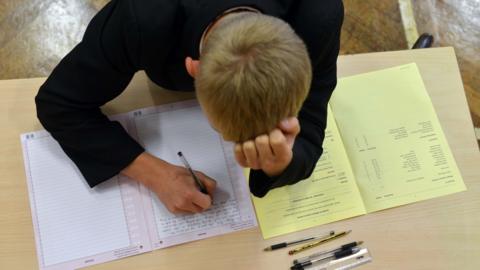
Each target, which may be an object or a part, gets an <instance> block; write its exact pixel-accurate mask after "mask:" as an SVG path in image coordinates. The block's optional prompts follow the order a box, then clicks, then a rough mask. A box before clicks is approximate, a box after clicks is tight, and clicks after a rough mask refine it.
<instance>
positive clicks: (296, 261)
mask: <svg viewBox="0 0 480 270" xmlns="http://www.w3.org/2000/svg"><path fill="white" fill-rule="evenodd" d="M361 244H363V241H358V242H351V243H348V244H345V245H342V246H341V247H339V248H335V249H330V250H327V251H320V252H317V253H313V254H311V255H309V256H307V257H303V258H300V259H296V260H293V264H301V263H304V262H307V261H310V260H312V259H315V258H317V257H320V256H324V255H331V254H332V253H335V252H337V251H340V250H347V249H351V248H353V247H356V246H360V245H361Z"/></svg>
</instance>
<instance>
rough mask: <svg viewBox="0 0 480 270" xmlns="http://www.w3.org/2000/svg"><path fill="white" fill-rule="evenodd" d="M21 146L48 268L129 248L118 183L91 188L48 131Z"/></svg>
mask: <svg viewBox="0 0 480 270" xmlns="http://www.w3.org/2000/svg"><path fill="white" fill-rule="evenodd" d="M22 142H23V146H24V152H25V158H26V165H27V177H28V181H30V183H29V184H30V188H31V194H32V197H31V198H32V199H33V202H32V208H34V209H32V210H33V211H35V213H36V214H35V215H34V217H36V219H34V220H33V222H34V223H36V226H37V228H38V232H37V233H38V234H39V239H38V240H39V241H38V242H39V243H40V249H41V250H40V251H39V255H40V254H41V261H42V262H43V265H44V266H50V265H55V264H59V263H63V262H68V261H72V260H75V259H79V258H84V257H88V256H92V255H95V254H100V253H103V252H108V251H112V250H115V249H120V248H124V247H128V246H129V245H130V239H129V234H128V228H127V223H126V220H125V216H124V209H123V205H122V198H121V194H120V188H119V186H118V180H117V179H111V180H109V181H106V182H104V183H103V184H101V185H99V186H97V187H96V188H94V189H90V188H89V187H88V186H87V184H86V182H85V180H84V179H83V177H82V176H81V174H80V172H79V171H78V169H77V168H76V167H75V165H74V164H73V162H72V161H71V160H70V159H69V158H68V157H67V156H66V155H65V153H64V152H63V151H62V149H61V148H60V146H59V145H58V143H57V142H56V141H55V140H54V139H53V138H52V137H51V136H50V135H48V133H46V132H35V133H31V134H27V135H24V137H23V139H22Z"/></svg>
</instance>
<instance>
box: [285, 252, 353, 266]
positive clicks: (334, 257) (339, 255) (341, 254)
mask: <svg viewBox="0 0 480 270" xmlns="http://www.w3.org/2000/svg"><path fill="white" fill-rule="evenodd" d="M359 251H360V248H359V247H352V248H350V249H346V250H340V251H337V252H335V253H333V254H332V255H330V256H328V257H324V258H320V259H316V260H311V261H306V262H303V263H300V264H295V265H294V266H292V267H290V269H291V270H304V269H305V267H309V266H312V265H315V264H318V263H320V262H324V261H332V260H337V259H340V258H343V257H347V256H350V255H352V254H355V253H357V252H359Z"/></svg>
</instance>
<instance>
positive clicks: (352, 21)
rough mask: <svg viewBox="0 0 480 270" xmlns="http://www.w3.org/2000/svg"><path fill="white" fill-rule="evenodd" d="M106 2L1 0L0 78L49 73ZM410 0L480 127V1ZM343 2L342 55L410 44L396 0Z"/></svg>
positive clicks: (420, 28)
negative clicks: (444, 51)
mask: <svg viewBox="0 0 480 270" xmlns="http://www.w3.org/2000/svg"><path fill="white" fill-rule="evenodd" d="M409 1H410V0H409ZM107 2H108V1H107V0H1V1H0V59H1V60H0V79H15V78H31V77H41V76H48V74H49V73H50V72H51V70H52V69H53V68H54V67H55V65H56V64H57V63H58V62H59V61H60V59H61V58H62V57H63V56H64V55H65V54H66V53H67V52H68V51H70V50H71V49H72V48H73V46H75V44H76V43H78V42H79V40H80V39H81V37H82V35H83V32H84V31H85V27H86V26H87V24H88V22H89V21H90V19H91V18H92V16H93V15H94V14H95V13H96V12H97V11H98V10H99V9H100V8H101V7H102V6H103V5H105V4H106V3H107ZM411 3H412V6H413V11H414V12H413V13H414V20H415V21H416V25H417V28H418V32H419V33H422V32H429V33H432V34H433V35H434V36H435V39H436V43H435V46H454V47H455V48H456V53H457V56H458V59H459V63H460V69H461V72H462V77H463V81H464V85H465V91H466V95H467V98H468V102H469V105H470V110H471V112H472V118H473V120H474V123H475V125H476V126H477V127H478V128H480V79H479V76H478V75H477V74H478V73H479V72H480V1H476V0H411ZM344 5H345V15H346V16H345V22H344V27H343V33H342V47H341V54H354V53H364V52H376V51H389V50H403V49H407V48H408V45H407V41H406V37H405V31H404V28H403V24H402V16H401V13H400V9H399V5H398V0H382V1H376V0H362V1H358V0H344ZM0 91H1V89H0Z"/></svg>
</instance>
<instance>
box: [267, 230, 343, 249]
mask: <svg viewBox="0 0 480 270" xmlns="http://www.w3.org/2000/svg"><path fill="white" fill-rule="evenodd" d="M334 234H335V231H330V233H329V234H327V235H324V236H314V237H309V238H305V239H301V240H297V241H293V242H283V243H280V244H275V245H272V246H269V247H266V248H264V249H263V250H264V251H270V250H275V249H280V248H284V247H288V246H292V245H297V244H300V243H303V242H307V241H312V240H316V239H320V238H325V237H329V236H332V235H334Z"/></svg>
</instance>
